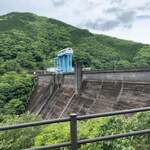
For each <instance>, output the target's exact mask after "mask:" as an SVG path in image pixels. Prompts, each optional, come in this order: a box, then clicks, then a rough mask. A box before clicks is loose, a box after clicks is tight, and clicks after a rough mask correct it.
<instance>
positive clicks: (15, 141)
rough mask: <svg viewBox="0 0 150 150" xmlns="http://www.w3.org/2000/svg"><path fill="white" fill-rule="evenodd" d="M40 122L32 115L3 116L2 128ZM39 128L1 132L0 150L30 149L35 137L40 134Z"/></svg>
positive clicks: (0, 117)
mask: <svg viewBox="0 0 150 150" xmlns="http://www.w3.org/2000/svg"><path fill="white" fill-rule="evenodd" d="M36 120H40V118H39V117H37V116H34V115H32V114H28V113H27V114H22V115H20V116H16V115H14V116H13V115H1V116H0V126H6V125H11V124H19V123H24V122H31V121H36ZM38 132H39V127H32V128H24V129H15V130H10V131H2V132H0V150H21V149H25V148H30V147H31V146H32V145H33V143H34V137H35V136H36V135H37V134H38Z"/></svg>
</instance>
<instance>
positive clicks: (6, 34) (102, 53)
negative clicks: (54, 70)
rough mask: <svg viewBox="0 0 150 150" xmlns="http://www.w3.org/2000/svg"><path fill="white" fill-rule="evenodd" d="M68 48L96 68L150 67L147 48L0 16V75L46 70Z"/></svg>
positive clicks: (39, 20) (25, 17) (26, 16)
mask: <svg viewBox="0 0 150 150" xmlns="http://www.w3.org/2000/svg"><path fill="white" fill-rule="evenodd" d="M66 47H72V48H73V49H74V53H75V54H74V60H75V59H82V60H83V63H84V65H85V66H89V67H92V68H93V69H94V68H96V69H114V68H115V69H116V68H121V69H123V68H134V67H147V66H149V65H150V59H149V58H150V47H149V46H148V45H144V44H141V43H135V42H131V41H125V40H120V39H117V38H113V37H109V36H105V35H96V34H92V33H90V32H89V31H88V30H81V29H78V28H75V27H73V26H70V25H68V24H65V23H63V22H60V21H57V20H54V19H49V18H46V17H40V16H37V15H35V14H31V13H16V12H14V13H10V14H7V15H3V16H0V73H4V72H7V71H20V70H22V69H44V68H46V67H48V66H51V65H52V60H53V58H54V57H55V55H56V52H57V51H59V50H61V49H63V48H66Z"/></svg>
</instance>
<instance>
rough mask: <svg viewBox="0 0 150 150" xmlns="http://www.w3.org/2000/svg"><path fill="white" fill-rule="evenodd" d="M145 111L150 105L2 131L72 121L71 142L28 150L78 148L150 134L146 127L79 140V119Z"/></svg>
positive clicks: (42, 122)
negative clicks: (88, 144)
mask: <svg viewBox="0 0 150 150" xmlns="http://www.w3.org/2000/svg"><path fill="white" fill-rule="evenodd" d="M145 111H150V107H143V108H136V109H130V110H121V111H114V112H106V113H99V114H92V115H85V116H77V115H76V114H71V115H70V117H67V118H62V119H52V120H44V121H39V122H31V123H24V124H18V125H10V126H5V127H0V131H6V130H12V129H19V128H27V127H34V126H40V125H46V124H53V123H62V122H68V121H69V122H70V137H71V140H70V141H69V142H65V143H60V144H54V145H48V146H41V147H34V148H29V149H26V150H48V149H54V148H61V147H68V146H71V150H77V149H78V145H81V144H87V143H94V142H98V141H106V140H111V139H117V138H124V137H130V136H138V135H146V134H150V129H145V130H140V131H132V132H129V133H125V134H115V135H110V136H103V137H97V138H93V139H84V140H78V138H77V122H78V121H81V120H87V119H93V118H99V117H108V116H114V115H123V114H131V113H137V112H145Z"/></svg>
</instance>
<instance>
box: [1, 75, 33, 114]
mask: <svg viewBox="0 0 150 150" xmlns="http://www.w3.org/2000/svg"><path fill="white" fill-rule="evenodd" d="M32 85H33V82H32V77H31V76H30V75H27V74H26V73H20V74H17V73H15V72H8V73H5V74H4V75H1V76H0V113H3V114H21V113H23V112H24V111H25V107H26V103H27V102H26V100H27V98H28V96H29V94H30V91H31V88H32Z"/></svg>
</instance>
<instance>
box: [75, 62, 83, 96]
mask: <svg viewBox="0 0 150 150" xmlns="http://www.w3.org/2000/svg"><path fill="white" fill-rule="evenodd" d="M81 85H82V67H81V62H80V61H77V62H76V63H75V94H79V91H80V88H81Z"/></svg>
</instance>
